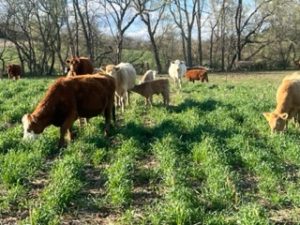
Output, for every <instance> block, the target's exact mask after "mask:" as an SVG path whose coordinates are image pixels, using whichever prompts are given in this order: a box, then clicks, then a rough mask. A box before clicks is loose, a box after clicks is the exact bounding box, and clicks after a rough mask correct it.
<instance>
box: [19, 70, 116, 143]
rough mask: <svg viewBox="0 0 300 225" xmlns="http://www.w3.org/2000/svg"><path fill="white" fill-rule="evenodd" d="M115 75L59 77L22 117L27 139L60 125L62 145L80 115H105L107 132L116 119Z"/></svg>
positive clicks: (68, 138)
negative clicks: (32, 108) (29, 111)
mask: <svg viewBox="0 0 300 225" xmlns="http://www.w3.org/2000/svg"><path fill="white" fill-rule="evenodd" d="M115 89H116V85H115V80H114V78H112V77H110V76H102V75H84V76H75V77H63V78H59V79H57V80H56V81H55V83H54V84H52V85H51V86H50V87H49V89H48V91H47V92H46V95H45V97H44V98H43V99H42V100H41V101H40V103H39V104H38V105H37V107H36V108H35V110H34V111H33V112H32V113H31V114H25V115H24V116H23V118H22V123H23V129H24V136H23V138H25V139H28V138H30V139H32V138H35V137H36V135H37V134H40V133H42V132H43V130H44V129H45V128H46V127H47V126H49V125H54V126H57V127H60V140H59V146H60V147H61V146H64V145H65V143H66V142H65V141H66V140H67V141H70V140H71V136H70V128H71V126H72V124H73V123H74V121H75V120H76V119H77V118H78V117H85V118H91V117H95V116H97V115H99V114H104V117H105V134H106V135H107V132H108V131H109V128H110V121H111V116H113V119H114V120H115V111H114V93H115Z"/></svg>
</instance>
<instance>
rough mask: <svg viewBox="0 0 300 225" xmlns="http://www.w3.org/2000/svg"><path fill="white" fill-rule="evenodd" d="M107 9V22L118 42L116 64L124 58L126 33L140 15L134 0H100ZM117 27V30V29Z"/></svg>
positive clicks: (116, 42)
mask: <svg viewBox="0 0 300 225" xmlns="http://www.w3.org/2000/svg"><path fill="white" fill-rule="evenodd" d="M100 3H101V5H102V6H103V8H104V10H105V17H106V22H107V24H108V25H109V28H110V31H111V34H112V35H113V36H114V40H115V44H116V62H115V63H116V64H117V63H120V62H121V60H122V50H123V41H124V34H125V32H126V30H127V29H128V28H129V27H130V25H131V24H132V23H133V22H134V20H135V19H136V18H137V16H138V15H139V13H138V12H136V10H135V8H134V1H133V0H100ZM114 27H115V28H116V32H115V29H114Z"/></svg>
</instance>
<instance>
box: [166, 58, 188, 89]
mask: <svg viewBox="0 0 300 225" xmlns="http://www.w3.org/2000/svg"><path fill="white" fill-rule="evenodd" d="M185 72H186V66H185V63H184V62H183V61H180V60H178V59H177V60H175V61H173V62H171V64H170V67H169V75H170V77H171V78H172V79H173V80H174V84H176V83H177V87H179V89H181V78H182V77H183V75H184V74H185Z"/></svg>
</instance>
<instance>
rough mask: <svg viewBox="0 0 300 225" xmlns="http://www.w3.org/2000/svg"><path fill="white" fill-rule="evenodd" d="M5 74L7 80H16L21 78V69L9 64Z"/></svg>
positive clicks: (18, 66)
mask: <svg viewBox="0 0 300 225" xmlns="http://www.w3.org/2000/svg"><path fill="white" fill-rule="evenodd" d="M7 74H8V78H9V79H14V80H18V79H20V78H21V74H22V68H21V66H20V65H17V64H9V65H8V66H7Z"/></svg>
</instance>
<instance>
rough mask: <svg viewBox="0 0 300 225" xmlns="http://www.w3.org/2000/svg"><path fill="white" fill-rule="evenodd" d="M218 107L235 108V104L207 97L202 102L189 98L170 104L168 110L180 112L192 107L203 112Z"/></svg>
mask: <svg viewBox="0 0 300 225" xmlns="http://www.w3.org/2000/svg"><path fill="white" fill-rule="evenodd" d="M218 107H225V108H228V109H232V108H234V106H233V105H231V104H224V103H223V102H220V101H216V100H214V99H207V100H205V101H201V102H200V101H196V100H194V99H190V98H189V99H187V100H185V101H184V102H183V103H181V104H179V105H177V106H169V107H168V111H169V112H170V113H174V112H175V113H180V112H183V111H186V110H187V109H190V108H196V109H197V110H200V111H203V112H212V111H214V110H216V109H217V108H218Z"/></svg>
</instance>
